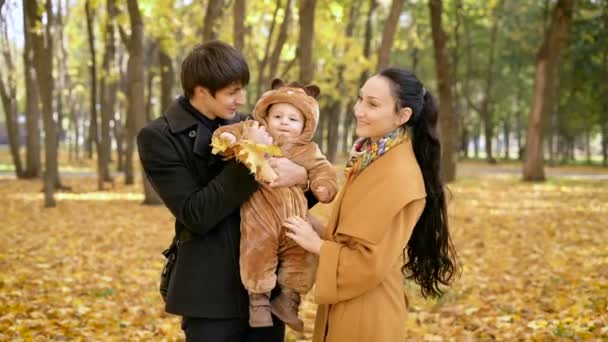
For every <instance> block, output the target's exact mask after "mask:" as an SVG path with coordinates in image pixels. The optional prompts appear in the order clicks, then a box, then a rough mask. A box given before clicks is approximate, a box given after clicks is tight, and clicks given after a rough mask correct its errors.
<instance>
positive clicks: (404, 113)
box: [398, 107, 413, 126]
mask: <svg viewBox="0 0 608 342" xmlns="http://www.w3.org/2000/svg"><path fill="white" fill-rule="evenodd" d="M412 114H413V112H412V109H411V108H410V107H404V108H401V109H400V110H399V113H398V118H399V126H402V125H403V124H405V123H406V122H408V121H409V120H410V118H411V117H412Z"/></svg>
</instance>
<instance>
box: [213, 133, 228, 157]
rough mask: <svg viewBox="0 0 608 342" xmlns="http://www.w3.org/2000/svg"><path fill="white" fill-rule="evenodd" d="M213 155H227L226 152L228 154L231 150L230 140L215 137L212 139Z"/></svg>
mask: <svg viewBox="0 0 608 342" xmlns="http://www.w3.org/2000/svg"><path fill="white" fill-rule="evenodd" d="M211 147H212V149H211V153H212V154H218V153H222V154H227V153H224V152H227V151H228V150H229V149H230V141H229V140H228V139H223V138H220V137H219V136H215V135H214V136H213V137H212V138H211Z"/></svg>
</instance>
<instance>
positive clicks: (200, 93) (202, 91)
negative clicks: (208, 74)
mask: <svg viewBox="0 0 608 342" xmlns="http://www.w3.org/2000/svg"><path fill="white" fill-rule="evenodd" d="M194 96H195V97H200V98H206V97H208V96H212V95H211V92H210V91H209V89H207V88H205V87H202V86H196V87H194Z"/></svg>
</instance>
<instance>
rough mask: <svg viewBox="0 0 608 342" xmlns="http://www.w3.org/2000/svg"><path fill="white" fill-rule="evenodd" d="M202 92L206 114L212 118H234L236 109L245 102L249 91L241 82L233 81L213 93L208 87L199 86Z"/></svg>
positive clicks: (198, 89) (198, 88)
mask: <svg viewBox="0 0 608 342" xmlns="http://www.w3.org/2000/svg"><path fill="white" fill-rule="evenodd" d="M197 91H200V92H201V99H202V101H201V102H202V104H203V106H204V114H206V115H207V116H208V117H209V118H210V119H215V118H220V119H225V120H227V119H232V118H233V117H234V115H235V114H236V111H237V110H238V109H239V108H240V107H241V106H243V105H244V104H245V102H246V97H247V91H246V90H245V88H244V87H243V86H242V85H241V84H240V83H233V84H231V85H229V86H226V87H224V88H222V89H220V90H218V91H216V92H215V96H213V95H211V92H209V91H208V90H207V89H205V88H202V87H197Z"/></svg>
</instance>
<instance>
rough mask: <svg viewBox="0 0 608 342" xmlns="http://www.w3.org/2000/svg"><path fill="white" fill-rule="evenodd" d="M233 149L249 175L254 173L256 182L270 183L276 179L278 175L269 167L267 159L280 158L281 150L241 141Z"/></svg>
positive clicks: (276, 147) (273, 146) (275, 147)
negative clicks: (248, 171) (247, 169)
mask: <svg viewBox="0 0 608 342" xmlns="http://www.w3.org/2000/svg"><path fill="white" fill-rule="evenodd" d="M235 149H236V150H237V153H236V155H237V159H238V160H239V161H240V162H241V163H243V164H245V166H247V168H249V170H251V173H255V174H256V177H257V179H258V180H261V181H264V182H272V181H274V180H275V179H277V177H278V175H277V174H276V172H274V170H273V169H272V168H271V167H270V164H269V163H268V158H269V157H280V156H281V149H280V148H279V147H278V146H276V145H262V144H257V143H255V142H252V141H250V140H243V141H241V142H239V143H238V144H237V145H236V146H235Z"/></svg>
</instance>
